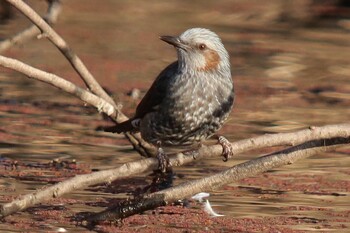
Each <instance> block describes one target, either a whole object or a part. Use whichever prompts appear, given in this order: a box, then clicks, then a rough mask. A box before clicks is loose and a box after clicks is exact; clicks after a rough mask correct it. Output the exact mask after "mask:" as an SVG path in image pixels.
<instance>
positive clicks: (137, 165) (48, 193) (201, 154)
mask: <svg viewBox="0 0 350 233" xmlns="http://www.w3.org/2000/svg"><path fill="white" fill-rule="evenodd" d="M349 138H350V124H339V125H328V126H323V127H312V128H311V129H305V130H300V131H297V132H295V133H279V134H271V135H263V136H258V137H255V138H250V139H245V140H241V141H237V142H233V143H232V146H233V150H234V153H235V154H236V155H237V154H239V153H243V152H246V151H249V150H252V149H259V148H264V147H271V146H285V145H289V144H290V143H289V142H294V143H295V144H301V145H299V146H296V147H292V148H290V149H287V150H284V151H282V152H283V153H287V152H288V153H287V154H289V152H293V153H294V151H295V152H298V154H297V155H288V156H284V155H283V153H282V152H277V153H275V154H272V155H271V157H269V158H274V159H271V161H275V160H278V161H279V162H278V163H271V164H270V165H266V162H264V161H265V159H264V157H262V158H258V159H255V160H252V162H249V164H251V165H250V166H251V168H254V170H251V171H250V170H244V169H245V165H244V166H242V165H237V166H241V167H240V168H239V169H241V170H237V173H239V174H241V173H242V172H244V174H245V175H246V176H249V174H250V175H255V174H257V173H258V172H263V171H266V170H269V169H271V168H274V167H277V166H281V165H284V164H288V163H290V162H294V161H296V160H297V159H300V158H303V153H304V152H305V153H306V154H305V157H307V156H308V155H309V154H308V153H309V152H308V151H309V150H311V149H312V146H315V148H316V147H317V148H316V149H315V153H316V152H320V151H322V150H323V149H327V150H328V149H331V148H332V147H330V146H331V145H332V143H333V144H334V145H340V142H341V143H344V144H345V143H349ZM342 140H343V141H342ZM344 140H345V141H344ZM303 143H304V144H303ZM327 143H328V144H327ZM293 148H294V149H293ZM297 149H298V150H297ZM306 149H307V150H306ZM221 154H222V147H221V146H220V145H214V146H209V147H206V146H203V147H201V148H200V149H199V150H194V151H190V152H186V153H177V154H174V155H170V156H169V157H170V164H171V166H181V165H183V164H188V163H190V162H193V161H195V160H198V159H201V158H209V157H219V156H221ZM290 156H292V157H290ZM291 158H293V160H291ZM253 165H254V166H253ZM157 168H158V160H157V159H155V158H148V159H143V160H139V161H135V162H130V163H126V164H124V165H122V166H120V167H118V168H115V169H110V170H105V171H99V172H94V173H92V174H87V175H78V176H76V177H73V178H71V179H68V180H66V181H63V182H61V183H58V184H55V185H53V186H50V187H47V188H44V189H41V190H38V191H36V192H34V193H30V194H27V195H24V196H21V197H20V198H18V199H16V200H14V201H12V202H10V203H7V204H4V205H2V206H1V210H0V215H1V216H7V215H9V214H12V213H15V212H18V211H21V210H25V209H26V208H29V207H32V206H34V205H36V204H38V203H43V202H46V201H49V200H51V199H52V198H57V197H60V196H62V195H64V194H67V193H70V192H72V191H75V190H78V189H83V188H86V187H88V186H91V185H96V184H99V183H106V182H107V183H108V182H112V181H113V180H116V179H121V178H125V177H129V176H132V175H136V174H140V173H144V172H147V171H151V170H154V169H157ZM231 169H232V168H231ZM242 169H243V170H242ZM238 171H239V172H238ZM250 172H252V173H250ZM224 173H225V172H224ZM213 177H218V178H219V177H220V176H216V175H214V176H213ZM239 178H242V177H239V176H237V177H236V178H232V179H234V180H237V179H239ZM232 179H231V178H230V179H224V180H223V181H224V183H222V185H223V184H225V182H227V183H229V182H233V181H234V180H232ZM213 180H216V178H215V179H213ZM217 181H218V180H217ZM193 182H194V184H196V183H195V182H196V181H193ZM198 182H199V183H198V184H203V181H198ZM201 182H202V183H201ZM218 182H219V181H218ZM204 183H205V182H204ZM208 184H210V183H208ZM216 185H217V184H215V183H211V185H210V186H206V187H203V186H201V185H195V187H197V188H195V189H193V191H191V192H196V191H198V192H200V191H203V190H200V188H201V187H203V188H204V189H208V187H211V186H212V187H211V188H215V186H216ZM174 189H175V187H174ZM176 190H178V191H176V193H181V192H182V191H180V190H181V189H180V188H179V189H178V188H176ZM188 192H189V191H183V195H184V197H185V196H186V195H187V196H188V195H189V194H188ZM169 195H170V194H169ZM151 197H152V196H151ZM159 200H162V201H164V200H165V201H171V199H159ZM112 212H113V211H112ZM114 212H115V211H114Z"/></svg>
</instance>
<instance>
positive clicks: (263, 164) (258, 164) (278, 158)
mask: <svg viewBox="0 0 350 233" xmlns="http://www.w3.org/2000/svg"><path fill="white" fill-rule="evenodd" d="M349 143H350V137H347V138H331V139H322V140H313V141H309V142H306V143H303V144H300V145H298V146H294V147H291V148H288V149H286V150H282V151H279V152H276V153H273V154H270V155H267V156H263V157H260V158H256V159H252V160H250V161H248V162H245V163H241V164H238V165H235V166H233V167H232V168H229V169H227V170H225V171H222V172H220V173H217V174H215V175H212V176H208V177H204V178H202V179H198V180H193V181H189V182H186V183H183V184H180V185H178V186H175V187H172V188H168V189H165V190H162V191H159V192H155V193H151V194H149V195H147V196H145V197H144V198H143V199H141V200H132V201H125V202H124V203H121V204H119V205H118V206H114V207H110V208H108V209H107V210H105V211H102V212H100V213H98V214H96V215H93V216H92V217H90V218H89V219H88V220H89V222H92V223H94V222H98V221H105V220H109V221H115V220H118V219H123V218H126V217H128V216H131V215H134V214H139V213H142V212H143V211H146V210H151V209H154V208H156V207H159V206H164V205H167V204H169V203H173V202H174V201H177V200H181V199H184V198H187V197H190V196H193V195H195V194H196V193H199V192H209V191H212V190H215V189H217V188H219V187H221V186H223V185H225V184H229V183H232V182H234V181H238V180H240V179H243V178H246V177H250V176H254V175H257V174H260V173H262V172H265V171H268V170H270V169H273V168H276V167H280V166H283V165H288V164H292V163H294V162H295V161H297V160H299V159H302V158H307V157H309V156H312V155H315V154H317V153H321V152H325V151H329V150H332V149H335V148H336V147H339V146H341V145H344V144H349Z"/></svg>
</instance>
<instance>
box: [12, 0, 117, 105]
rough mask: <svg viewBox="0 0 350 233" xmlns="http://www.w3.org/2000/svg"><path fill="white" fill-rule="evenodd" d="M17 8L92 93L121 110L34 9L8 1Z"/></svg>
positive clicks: (19, 0) (22, 3) (19, 2)
mask: <svg viewBox="0 0 350 233" xmlns="http://www.w3.org/2000/svg"><path fill="white" fill-rule="evenodd" d="M6 1H8V2H9V3H11V4H12V5H13V6H14V7H16V8H17V9H18V10H19V11H20V12H21V13H22V14H23V15H25V16H26V17H27V18H28V19H29V20H30V21H32V22H33V23H34V24H35V25H36V26H37V27H38V28H39V29H40V31H41V32H42V33H43V34H44V36H45V37H47V38H48V39H49V40H50V41H51V42H52V43H53V44H54V45H55V46H56V47H57V48H58V49H59V50H60V51H61V52H62V54H63V55H64V56H65V57H66V58H67V60H68V61H69V62H70V63H71V65H72V66H73V68H74V69H75V71H76V72H77V73H78V74H79V75H80V77H81V78H82V79H83V81H84V82H85V84H86V86H87V87H89V89H90V90H91V92H92V93H95V94H96V95H98V96H100V97H102V98H103V99H105V100H106V101H107V102H109V103H110V104H112V105H113V106H114V107H115V108H116V109H117V111H119V108H120V107H118V106H117V105H116V104H115V102H114V101H113V99H112V98H111V97H110V96H109V95H108V94H107V93H106V92H105V91H104V90H103V88H102V87H101V86H100V84H99V83H98V82H97V81H96V80H95V78H94V77H93V76H92V74H91V73H90V72H89V70H88V69H87V68H86V66H85V65H84V63H83V62H82V61H81V59H80V58H79V57H78V56H77V55H76V54H75V52H74V51H73V50H72V49H71V48H70V47H69V46H68V44H67V43H66V41H65V40H63V38H62V37H61V36H59V35H58V34H57V33H56V32H55V31H54V30H53V29H52V27H51V26H50V25H49V24H48V23H47V22H46V21H45V20H44V19H43V18H41V17H40V15H38V14H37V13H36V12H35V11H34V10H33V9H32V8H30V7H29V6H28V5H27V4H26V3H25V2H23V1H22V0H6Z"/></svg>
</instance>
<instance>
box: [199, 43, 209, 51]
mask: <svg viewBox="0 0 350 233" xmlns="http://www.w3.org/2000/svg"><path fill="white" fill-rule="evenodd" d="M198 48H199V49H200V50H204V49H206V48H207V46H206V45H205V44H199V46H198Z"/></svg>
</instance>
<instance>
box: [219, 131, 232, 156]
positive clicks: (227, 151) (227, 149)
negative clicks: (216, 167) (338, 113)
mask: <svg viewBox="0 0 350 233" xmlns="http://www.w3.org/2000/svg"><path fill="white" fill-rule="evenodd" d="M218 141H219V144H220V145H221V146H222V156H223V157H224V158H223V161H224V162H227V160H228V159H229V158H231V157H233V148H232V144H231V143H230V142H229V141H228V140H227V139H226V138H225V137H224V136H220V137H219V138H218Z"/></svg>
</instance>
